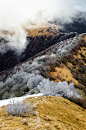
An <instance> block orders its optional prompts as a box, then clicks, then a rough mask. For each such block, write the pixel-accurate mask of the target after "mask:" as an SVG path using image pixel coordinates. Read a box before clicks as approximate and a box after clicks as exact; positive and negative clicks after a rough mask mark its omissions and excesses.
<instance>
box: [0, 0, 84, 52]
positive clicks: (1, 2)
mask: <svg viewBox="0 0 86 130" xmlns="http://www.w3.org/2000/svg"><path fill="white" fill-rule="evenodd" d="M85 5H86V1H85V0H82V1H81V0H70V1H69V0H64V1H63V0H60V1H59V0H53V1H52V0H0V37H3V38H5V39H7V40H9V43H8V45H7V46H8V47H10V48H11V49H13V50H17V52H19V53H20V52H22V51H23V50H24V49H25V48H26V45H27V41H26V36H27V35H28V34H27V32H26V30H28V29H31V28H35V27H38V26H43V25H44V24H45V21H53V20H54V19H55V18H57V19H60V20H61V22H63V23H64V22H72V20H71V17H72V16H75V14H76V12H77V10H78V11H86V6H85ZM84 17H85V16H84ZM3 32H4V33H3ZM1 50H3V52H4V51H5V50H4V49H1V48H0V52H1Z"/></svg>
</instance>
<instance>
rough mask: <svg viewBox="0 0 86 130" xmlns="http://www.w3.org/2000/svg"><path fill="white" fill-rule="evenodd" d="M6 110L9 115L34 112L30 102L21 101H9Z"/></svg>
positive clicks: (26, 114)
mask: <svg viewBox="0 0 86 130" xmlns="http://www.w3.org/2000/svg"><path fill="white" fill-rule="evenodd" d="M6 111H7V112H8V114H9V115H11V116H22V117H23V116H29V115H30V114H33V115H34V114H35V112H34V111H33V107H31V105H30V103H26V104H24V102H23V101H18V100H17V101H15V100H12V101H10V105H8V106H7V107H6Z"/></svg>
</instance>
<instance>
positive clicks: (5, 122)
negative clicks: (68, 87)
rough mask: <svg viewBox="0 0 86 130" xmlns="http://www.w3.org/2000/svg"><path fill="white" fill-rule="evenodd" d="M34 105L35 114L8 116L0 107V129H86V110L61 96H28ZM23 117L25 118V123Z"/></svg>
mask: <svg viewBox="0 0 86 130" xmlns="http://www.w3.org/2000/svg"><path fill="white" fill-rule="evenodd" d="M26 101H28V102H30V103H31V104H34V105H36V111H37V114H36V116H30V117H16V116H13V117H11V116H8V114H7V112H6V111H5V109H4V108H5V107H2V108H1V109H0V129H1V130H45V129H47V130H58V129H59V130H86V110H85V109H82V108H81V107H80V106H78V105H76V104H74V103H72V102H70V101H69V100H67V99H64V98H62V97H53V96H49V97H38V98H34V97H33V98H28V99H27V100H26ZM23 119H26V120H27V123H26V124H25V123H24V122H23Z"/></svg>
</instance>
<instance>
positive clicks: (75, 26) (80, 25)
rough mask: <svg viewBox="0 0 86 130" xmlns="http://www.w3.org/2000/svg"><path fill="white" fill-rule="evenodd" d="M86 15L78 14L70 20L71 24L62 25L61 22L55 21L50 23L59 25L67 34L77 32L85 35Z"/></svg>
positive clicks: (83, 13)
mask: <svg viewBox="0 0 86 130" xmlns="http://www.w3.org/2000/svg"><path fill="white" fill-rule="evenodd" d="M85 16H86V13H85V12H78V13H77V14H76V15H75V16H74V17H72V18H71V20H72V22H71V23H67V22H66V23H64V24H63V23H62V21H61V20H59V19H56V18H55V20H54V21H53V22H52V21H50V23H53V24H55V25H60V26H63V27H64V30H67V31H69V32H77V33H78V34H81V33H86V18H85Z"/></svg>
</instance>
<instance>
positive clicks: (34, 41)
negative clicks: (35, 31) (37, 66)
mask: <svg viewBox="0 0 86 130" xmlns="http://www.w3.org/2000/svg"><path fill="white" fill-rule="evenodd" d="M48 31H50V29H48ZM66 32H67V31H64V30H62V29H59V31H57V32H56V30H55V32H54V35H53V36H52V35H50V36H47V35H42V36H35V37H31V36H27V41H28V45H27V47H26V49H25V50H24V52H23V53H22V54H21V55H20V56H18V55H17V54H16V53H15V51H13V50H10V49H9V50H8V51H7V52H6V53H4V54H1V53H0V72H1V71H4V70H7V69H10V68H11V67H14V66H15V65H16V64H19V63H20V62H24V61H25V60H27V59H28V58H30V57H33V56H34V55H36V54H37V53H39V52H41V51H43V50H45V49H47V48H48V47H50V46H52V45H54V44H56V43H57V42H60V41H63V40H66V39H69V38H73V37H74V36H75V35H76V33H66ZM2 41H3V43H4V44H6V43H7V42H8V41H5V40H4V39H2V38H0V43H1V42H2ZM29 41H30V43H29Z"/></svg>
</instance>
